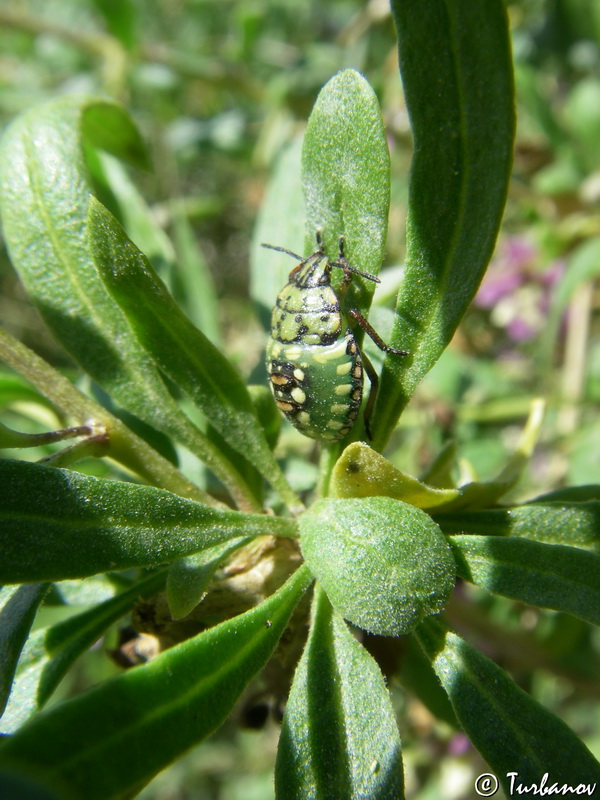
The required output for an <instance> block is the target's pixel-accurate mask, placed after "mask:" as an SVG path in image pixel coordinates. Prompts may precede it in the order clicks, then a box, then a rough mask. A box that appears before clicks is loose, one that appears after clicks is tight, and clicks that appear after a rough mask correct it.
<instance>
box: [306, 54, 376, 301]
mask: <svg viewBox="0 0 600 800" xmlns="http://www.w3.org/2000/svg"><path fill="white" fill-rule="evenodd" d="M302 183H303V186H304V195H305V200H306V241H305V249H306V252H307V253H311V252H313V250H314V249H315V232H316V231H317V229H321V230H322V231H323V241H324V244H325V248H326V252H327V253H328V254H329V256H330V257H331V258H335V257H336V256H337V255H338V239H339V237H340V236H342V235H343V236H344V237H345V252H346V257H347V258H348V261H350V263H351V264H354V265H355V266H357V267H358V268H359V269H361V270H363V271H365V272H369V273H371V274H373V275H377V273H378V272H379V268H380V266H381V262H382V260H383V253H384V248H385V239H386V235H387V220H388V211H389V203H390V156H389V152H388V147H387V141H386V137H385V129H384V127H383V122H382V119H381V112H380V110H379V103H378V102H377V97H376V96H375V93H374V92H373V89H372V88H371V86H370V85H369V84H368V83H367V81H366V80H365V79H364V78H363V76H362V75H361V74H360V73H359V72H357V71H356V70H353V69H347V70H344V71H343V72H339V73H338V74H337V75H334V77H333V78H331V80H330V81H328V83H326V84H325V86H324V87H323V89H322V90H321V92H320V94H319V96H318V98H317V101H316V103H315V105H314V108H313V110H312V113H311V115H310V119H309V121H308V125H307V128H306V133H305V135H304V143H303V148H302ZM374 288H375V286H374V284H373V283H372V282H370V281H362V280H361V279H357V280H355V281H353V284H352V286H351V288H350V290H349V295H348V302H349V303H351V304H352V305H353V306H356V307H358V308H360V309H361V310H365V309H366V308H368V305H369V303H370V298H371V296H372V294H373V290H374Z"/></svg>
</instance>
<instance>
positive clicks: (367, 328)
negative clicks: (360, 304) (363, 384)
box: [348, 308, 410, 377]
mask: <svg viewBox="0 0 600 800" xmlns="http://www.w3.org/2000/svg"><path fill="white" fill-rule="evenodd" d="M348 316H349V317H352V319H353V320H355V321H356V322H357V323H358V324H359V325H360V327H361V328H362V329H363V331H364V332H365V333H366V334H367V335H368V336H370V337H371V339H372V340H373V341H374V342H375V344H376V345H377V347H378V348H379V349H380V350H383V352H384V353H392V355H395V356H408V355H410V351H409V350H396V348H395V347H390V345H389V344H386V343H385V342H384V341H383V339H382V338H381V336H380V335H379V334H378V333H377V331H376V330H375V328H373V326H372V325H370V324H369V323H368V322H367V320H366V319H365V318H364V317H363V315H362V314H361V313H360V311H357V309H356V308H351V309H350V310H349V311H348ZM369 377H371V376H370V375H369Z"/></svg>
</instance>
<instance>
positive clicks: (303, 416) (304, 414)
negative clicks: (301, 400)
mask: <svg viewBox="0 0 600 800" xmlns="http://www.w3.org/2000/svg"><path fill="white" fill-rule="evenodd" d="M296 419H297V420H298V422H300V423H301V424H302V425H308V423H309V422H310V414H309V413H308V411H300V413H299V414H298V416H297V417H296Z"/></svg>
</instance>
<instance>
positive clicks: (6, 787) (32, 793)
mask: <svg viewBox="0 0 600 800" xmlns="http://www.w3.org/2000/svg"><path fill="white" fill-rule="evenodd" d="M0 797H6V798H10V800H65V798H64V797H61V796H60V795H58V794H55V793H54V792H52V791H50V789H49V788H48V787H47V786H42V785H41V784H39V783H37V781H34V780H33V779H32V777H31V776H27V777H26V776H25V775H14V774H12V772H10V771H9V772H5V771H4V770H1V771H0Z"/></svg>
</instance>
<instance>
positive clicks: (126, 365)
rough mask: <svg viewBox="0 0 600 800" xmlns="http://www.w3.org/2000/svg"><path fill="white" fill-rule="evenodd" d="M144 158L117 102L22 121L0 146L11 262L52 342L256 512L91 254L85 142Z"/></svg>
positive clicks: (46, 110) (0, 190)
mask: <svg viewBox="0 0 600 800" xmlns="http://www.w3.org/2000/svg"><path fill="white" fill-rule="evenodd" d="M84 142H87V143H90V142H91V143H92V144H94V145H95V146H97V147H102V148H104V149H106V150H108V151H109V152H111V153H113V154H115V155H118V156H121V157H124V158H128V159H129V160H134V162H137V163H140V162H141V161H142V153H143V151H142V149H141V143H140V140H139V135H138V134H137V132H136V129H135V128H134V126H133V124H132V122H131V121H130V119H129V117H128V116H127V115H126V113H125V112H124V111H123V109H122V108H120V107H119V106H117V105H116V104H114V103H112V102H110V101H105V100H98V99H96V98H90V97H82V96H76V95H69V96H68V97H61V98H59V99H57V100H53V101H51V102H49V103H46V104H45V105H43V106H41V107H36V108H34V109H32V110H31V111H30V112H28V113H26V114H24V115H23V116H21V117H19V118H18V119H17V120H15V122H14V123H13V124H12V125H11V126H10V127H9V128H8V130H7V131H6V133H5V134H4V136H3V138H2V142H1V144H0V211H1V213H2V221H3V227H4V236H5V239H6V242H7V245H8V248H9V252H10V256H11V260H12V262H13V264H14V266H15V269H16V270H17V271H18V273H19V275H20V277H21V279H22V280H23V283H24V284H25V287H26V289H27V291H28V293H29V294H30V296H31V297H32V299H33V300H34V301H35V303H36V304H37V306H38V308H39V309H40V312H41V313H42V316H43V317H44V319H45V321H46V323H47V324H48V326H49V327H50V328H51V330H52V332H53V333H54V335H55V336H56V338H57V339H58V340H59V341H60V343H61V344H62V345H63V347H64V348H65V349H66V350H67V352H69V353H70V354H71V356H73V358H74V359H75V360H76V361H77V362H78V363H79V364H80V365H81V366H82V367H83V368H84V369H85V370H86V371H87V372H88V373H89V374H90V375H91V376H92V377H93V378H94V380H96V381H97V382H98V383H99V384H100V385H101V386H102V387H103V388H104V389H105V390H106V391H107V392H108V393H109V394H110V395H111V396H112V397H113V399H114V400H115V401H116V402H118V403H120V404H121V405H122V406H123V407H124V408H126V409H127V410H128V411H130V412H132V413H133V414H135V415H136V416H138V417H139V418H140V419H142V420H144V421H145V422H147V423H148V424H149V425H151V426H153V427H156V428H158V429H159V430H161V431H163V432H164V433H167V434H168V435H170V436H173V437H174V438H175V439H177V440H178V441H180V442H183V443H184V444H186V446H188V447H189V449H190V450H192V452H194V453H196V454H197V455H198V456H199V457H200V458H201V459H203V460H205V461H206V462H207V463H208V464H209V466H210V467H211V469H213V471H214V472H215V474H217V476H218V477H219V478H220V480H222V481H223V483H224V484H225V485H226V486H227V488H228V489H229V490H230V492H231V494H232V497H234V499H235V501H236V503H237V504H238V506H239V507H240V508H244V509H246V510H248V509H251V508H255V509H256V508H258V504H257V503H256V501H254V500H253V498H252V495H251V492H250V490H249V489H248V487H246V486H245V484H244V481H243V479H242V478H241V476H239V475H238V474H237V473H236V472H235V469H234V468H233V466H232V465H228V464H227V463H225V462H224V460H223V458H222V457H221V456H220V454H219V453H218V451H217V449H216V448H214V447H212V446H211V445H210V443H209V442H207V441H206V439H205V437H203V436H202V434H201V433H200V431H199V430H198V429H197V428H196V426H195V425H193V424H192V423H191V422H190V420H189V419H188V418H187V417H186V416H185V414H183V413H182V412H181V411H180V409H179V408H178V406H177V404H176V402H175V401H174V399H173V397H172V396H171V394H170V393H169V391H168V390H167V387H166V386H165V383H164V381H163V379H162V376H161V375H160V374H159V372H158V370H157V369H156V367H155V365H154V363H153V361H152V359H151V358H150V356H149V355H148V354H147V353H146V352H145V350H144V349H143V347H142V346H141V345H140V343H139V342H138V340H137V338H136V336H135V334H134V332H133V331H132V330H131V328H130V326H129V323H128V322H127V320H126V318H125V317H124V315H123V313H122V311H121V310H120V309H119V307H118V306H117V305H116V304H115V302H114V300H113V299H112V298H111V296H110V295H109V294H108V292H107V290H106V288H105V286H104V283H103V282H102V280H101V279H100V277H99V275H98V272H97V270H96V267H95V265H94V262H93V260H92V258H91V255H90V253H89V249H88V235H87V212H88V204H89V200H90V191H91V186H90V181H89V176H88V171H87V168H86V164H85V160H84V153H83V144H84Z"/></svg>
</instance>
